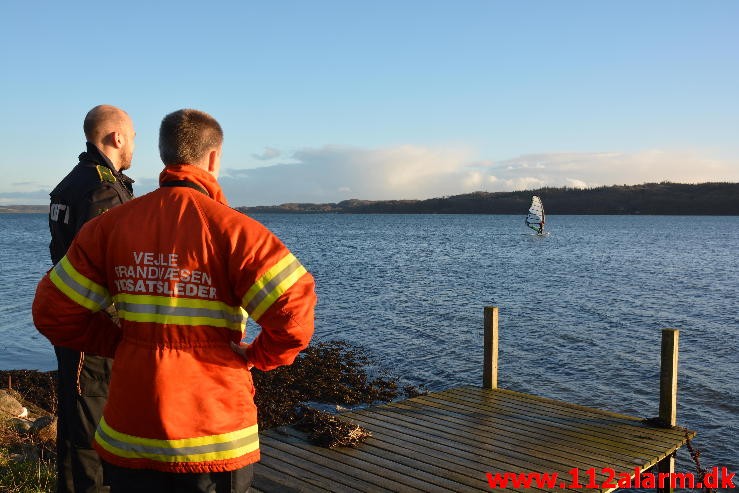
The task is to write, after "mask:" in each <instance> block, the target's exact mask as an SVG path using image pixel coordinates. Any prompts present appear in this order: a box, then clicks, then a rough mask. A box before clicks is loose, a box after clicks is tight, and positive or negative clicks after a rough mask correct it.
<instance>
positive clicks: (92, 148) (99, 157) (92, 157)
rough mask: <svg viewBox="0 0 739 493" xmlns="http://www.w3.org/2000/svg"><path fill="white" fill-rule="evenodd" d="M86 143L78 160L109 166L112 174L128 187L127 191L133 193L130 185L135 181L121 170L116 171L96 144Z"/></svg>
mask: <svg viewBox="0 0 739 493" xmlns="http://www.w3.org/2000/svg"><path fill="white" fill-rule="evenodd" d="M86 144H87V151H85V152H83V153H82V154H80V156H79V160H80V162H84V161H87V162H90V163H95V164H97V165H100V166H105V167H106V168H109V169H110V171H112V172H113V175H114V176H117V177H118V178H119V179H120V180H121V182H123V183H124V184H125V186H126V188H128V191H129V192H131V193H133V188H132V186H131V185H132V184H133V183H135V181H134V179H133V178H131V177H130V176H127V175H125V174H124V173H123V172H122V171H116V169H115V166H113V162H112V161H111V160H110V159H108V156H106V155H105V154H104V153H103V151H101V150H100V149H99V148H98V146H96V145H95V144H93V143H92V142H87V143H86Z"/></svg>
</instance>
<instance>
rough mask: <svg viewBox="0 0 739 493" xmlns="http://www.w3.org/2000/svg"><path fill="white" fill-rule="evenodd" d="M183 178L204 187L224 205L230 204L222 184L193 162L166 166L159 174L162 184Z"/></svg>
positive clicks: (213, 197) (210, 195)
mask: <svg viewBox="0 0 739 493" xmlns="http://www.w3.org/2000/svg"><path fill="white" fill-rule="evenodd" d="M181 180H184V181H189V182H191V183H194V184H196V185H198V186H200V187H202V188H204V189H205V191H206V192H208V196H209V197H210V198H212V199H213V200H215V201H217V202H220V203H221V204H223V205H228V202H227V201H226V196H225V195H224V194H223V190H221V186H220V185H219V184H218V181H217V180H216V178H215V177H214V176H213V175H211V174H210V173H208V172H207V171H205V170H203V169H200V168H198V167H196V166H193V165H191V164H175V165H171V166H165V167H164V169H163V170H162V172H161V173H160V174H159V183H160V184H162V183H166V182H170V181H181Z"/></svg>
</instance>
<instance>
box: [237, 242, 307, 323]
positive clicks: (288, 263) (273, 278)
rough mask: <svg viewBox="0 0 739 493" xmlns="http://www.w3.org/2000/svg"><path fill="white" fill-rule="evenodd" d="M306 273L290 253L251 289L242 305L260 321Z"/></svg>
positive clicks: (263, 275)
mask: <svg viewBox="0 0 739 493" xmlns="http://www.w3.org/2000/svg"><path fill="white" fill-rule="evenodd" d="M306 272H307V271H306V270H305V267H303V266H302V265H301V264H300V262H299V261H298V259H297V258H295V256H294V255H293V254H292V253H288V254H287V255H285V257H283V258H282V259H281V260H280V261H279V262H277V263H276V264H275V265H274V266H272V268H270V269H269V270H268V271H267V272H265V273H264V274H262V276H261V277H260V278H259V279H257V281H256V282H255V283H254V285H253V286H252V287H251V288H249V291H247V292H246V294H245V295H244V298H243V299H242V305H243V306H244V307H245V308H246V311H247V312H248V313H249V314H250V315H251V317H252V318H253V319H254V320H258V319H259V317H261V316H262V315H263V314H264V312H265V311H267V309H268V308H269V307H270V306H272V304H273V303H274V302H275V301H276V300H277V299H278V298H279V297H280V296H282V294H283V293H285V291H287V290H288V289H290V287H291V286H292V285H293V284H295V283H296V282H297V280H298V279H300V277H302V276H303V275H304V274H305V273H306Z"/></svg>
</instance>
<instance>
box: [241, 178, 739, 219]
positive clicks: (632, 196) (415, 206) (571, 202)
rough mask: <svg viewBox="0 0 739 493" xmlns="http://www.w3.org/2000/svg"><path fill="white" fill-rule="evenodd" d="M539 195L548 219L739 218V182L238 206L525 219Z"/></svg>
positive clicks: (282, 210)
mask: <svg viewBox="0 0 739 493" xmlns="http://www.w3.org/2000/svg"><path fill="white" fill-rule="evenodd" d="M532 195H539V196H540V197H541V198H542V201H543V202H544V207H545V209H546V211H547V213H548V214H658V215H727V216H732V215H733V216H735V215H739V183H702V184H698V185H687V184H681V183H668V182H663V183H646V184H643V185H623V186H618V185H617V186H609V187H598V188H587V189H577V188H540V189H538V190H527V191H523V192H496V193H488V192H474V193H468V194H464V195H454V196H450V197H440V198H434V199H426V200H380V201H371V200H357V199H352V200H345V201H343V202H338V203H329V204H282V205H278V206H259V207H238V210H240V211H242V212H246V213H252V212H278V213H296V212H297V213H321V212H332V213H345V214H368V213H381V214H524V213H525V212H526V211H527V210H528V207H529V203H530V201H531V196H532Z"/></svg>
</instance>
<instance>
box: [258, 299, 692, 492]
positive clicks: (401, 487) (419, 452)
mask: <svg viewBox="0 0 739 493" xmlns="http://www.w3.org/2000/svg"><path fill="white" fill-rule="evenodd" d="M485 329H486V330H485V333H486V337H485V339H486V345H485V347H486V351H485V364H484V375H483V383H484V384H483V387H472V386H466V387H458V388H454V389H448V390H444V391H441V392H435V393H431V394H428V395H423V396H419V397H414V398H411V399H407V400H405V401H402V402H394V403H389V404H385V405H381V406H376V407H372V408H369V409H365V410H361V411H354V412H349V413H342V416H343V417H345V418H346V419H348V420H350V421H352V422H355V423H356V424H358V425H360V426H362V427H363V428H365V429H367V430H369V431H370V432H371V433H372V437H371V438H369V439H367V440H366V441H365V442H364V443H362V444H361V445H360V446H359V447H357V448H346V447H344V448H337V449H327V448H323V447H319V446H316V445H312V444H310V443H309V442H308V440H307V438H306V435H305V434H304V433H302V432H299V431H297V430H295V429H294V428H292V427H282V428H277V429H274V430H269V431H267V432H265V433H263V434H262V435H261V437H260V440H261V451H262V460H261V462H260V463H259V464H257V465H256V467H255V479H254V484H253V490H255V491H257V492H265V493H266V492H286V493H288V492H298V491H304V492H313V491H315V492H337V493H338V492H387V491H397V492H442V491H444V492H448V491H455V492H473V491H488V490H490V483H489V476H488V473H490V474H491V475H495V474H496V473H500V474H501V475H502V474H504V473H506V472H509V473H516V474H518V473H528V472H538V473H547V474H549V475H550V478H551V474H552V473H557V475H558V477H557V480H556V482H555V483H554V484H555V486H554V488H552V487H546V486H545V485H544V484H540V485H537V484H536V482H535V481H534V483H533V484H532V485H531V486H529V487H523V486H519V487H518V488H516V487H514V486H513V485H512V483H509V485H508V487H507V488H506V491H552V490H553V489H555V490H557V491H559V490H561V491H568V490H569V491H603V492H607V491H613V490H615V489H617V488H615V487H608V486H606V487H602V486H603V483H604V482H607V480H608V479H609V474H608V471H609V470H613V471H614V472H615V473H616V475H615V477H612V478H610V479H611V480H612V481H613V482H614V483H616V482H617V481H618V480H619V477H620V475H621V474H622V473H623V474H628V475H630V476H632V477H633V475H634V474H635V472H636V471H638V470H640V471H646V470H647V469H649V468H651V467H653V466H658V467H656V468H655V471H656V470H657V469H659V470H660V471H666V472H669V471H670V470H672V468H673V467H674V465H673V460H674V459H672V456H673V453H674V452H675V451H676V450H677V449H678V448H680V447H681V446H682V445H684V444H685V442H686V431H685V430H684V429H681V428H676V427H673V428H665V427H655V426H650V425H648V424H645V423H643V422H642V420H641V419H640V418H635V417H631V416H624V415H620V414H616V413H612V412H607V411H602V410H598V409H593V408H588V407H583V406H578V405H575V404H570V403H567V402H561V401H556V400H553V399H546V398H542V397H537V396H534V395H530V394H524V393H520V392H514V391H511V390H505V389H499V388H497V366H498V365H497V309H494V308H488V309H486V311H485ZM671 337H672V341H673V342H674V344H671V343H670V341H669V339H670V338H671ZM666 339H667V342H665V341H666ZM676 343H677V332H676V331H672V332H663V347H662V356H663V362H662V378H661V384H660V388H661V399H660V400H661V403H660V417H661V418H662V419H663V421H665V422H666V423H668V424H671V425H674V424H675V419H674V417H675V405H676V404H675V402H676V401H675V399H674V395H675V392H676V389H677V387H676V381H677V359H676V355H677V344H676ZM665 352H668V353H669V354H668V355H666V354H665ZM671 362H672V363H674V365H672V364H670V363H671ZM666 367H667V368H666ZM670 389H671V390H672V392H670V391H669V390H670ZM694 435H695V433H694V432H692V431H688V432H687V436H689V437H691V438H692V437H693V436H694ZM575 474H577V475H578V477H575ZM493 477H494V476H493ZM577 484H579V485H580V487H577ZM594 485H598V487H593V486H594Z"/></svg>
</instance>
